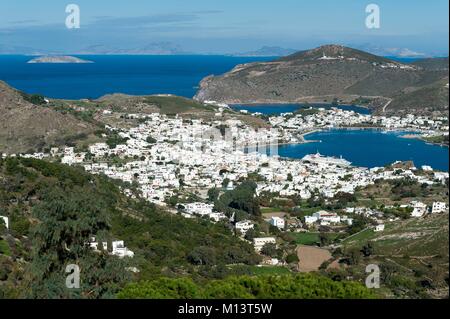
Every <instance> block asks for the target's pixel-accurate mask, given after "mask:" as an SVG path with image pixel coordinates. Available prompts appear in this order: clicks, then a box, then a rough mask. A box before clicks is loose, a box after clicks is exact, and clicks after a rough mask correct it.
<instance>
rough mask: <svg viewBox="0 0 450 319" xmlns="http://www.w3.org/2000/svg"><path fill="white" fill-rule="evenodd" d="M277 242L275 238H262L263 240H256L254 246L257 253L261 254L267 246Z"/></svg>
mask: <svg viewBox="0 0 450 319" xmlns="http://www.w3.org/2000/svg"><path fill="white" fill-rule="evenodd" d="M276 243H277V241H276V239H275V238H274V237H262V238H254V239H253V246H254V247H255V250H256V251H257V252H260V251H261V249H262V248H263V247H264V245H265V244H276Z"/></svg>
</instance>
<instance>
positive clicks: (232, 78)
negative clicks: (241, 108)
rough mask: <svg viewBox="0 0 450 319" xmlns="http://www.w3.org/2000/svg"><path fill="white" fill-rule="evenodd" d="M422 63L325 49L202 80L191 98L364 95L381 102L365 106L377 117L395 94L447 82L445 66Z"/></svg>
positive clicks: (247, 100) (283, 99)
mask: <svg viewBox="0 0 450 319" xmlns="http://www.w3.org/2000/svg"><path fill="white" fill-rule="evenodd" d="M447 61H448V60H447ZM444 63H445V60H444ZM427 64H428V65H429V64H430V62H429V61H428V62H427V63H425V64H420V63H418V64H411V63H408V64H407V63H402V62H398V61H394V60H390V59H387V58H384V57H379V56H376V55H372V54H370V53H367V52H364V51H360V50H356V49H352V48H348V47H344V46H341V45H325V46H321V47H318V48H315V49H312V50H308V51H300V52H297V53H295V54H293V55H290V56H287V57H283V58H280V59H277V60H274V61H270V62H253V63H249V64H243V65H238V66H236V67H235V68H234V69H233V70H231V71H229V72H228V73H225V74H223V75H220V76H209V77H206V78H205V79H203V80H202V82H201V83H200V89H199V91H198V92H197V94H196V96H195V99H197V100H200V101H205V100H214V101H218V102H223V103H229V104H233V103H238V104H251V103H297V102H314V101H315V102H319V101H320V102H325V101H326V102H331V101H332V100H333V99H339V100H344V101H346V102H351V101H352V100H355V99H357V98H358V97H361V96H364V97H368V98H371V99H373V100H377V99H378V100H379V99H381V100H382V101H383V102H382V103H374V104H373V105H369V107H371V108H372V109H373V110H374V111H376V112H381V111H382V109H383V106H384V105H385V104H386V103H387V102H388V101H390V100H393V99H394V100H395V99H396V97H397V96H398V95H399V94H401V93H405V92H408V93H410V92H412V91H415V90H418V89H425V93H426V87H427V86H430V85H433V84H434V85H437V84H438V83H440V82H441V81H445V80H446V79H448V67H447V68H443V67H439V68H438V69H430V67H429V66H427ZM441 64H442V61H441ZM447 81H448V80H447ZM447 83H448V82H447ZM444 93H445V92H444ZM447 96H448V92H447ZM425 100H426V99H425ZM438 100H439V101H441V100H442V101H443V100H445V98H442V99H438ZM427 108H428V109H427V110H424V113H429V112H430V111H441V112H443V111H446V110H448V103H444V104H439V105H431V106H427ZM407 110H408V105H406V104H401V103H400V104H399V105H398V107H396V108H389V109H388V111H389V112H392V113H401V112H407ZM416 111H417V110H416ZM418 112H419V113H420V112H421V111H420V110H418Z"/></svg>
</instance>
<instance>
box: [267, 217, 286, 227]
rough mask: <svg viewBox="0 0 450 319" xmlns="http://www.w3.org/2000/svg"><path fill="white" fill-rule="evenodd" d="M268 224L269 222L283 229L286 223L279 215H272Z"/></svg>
mask: <svg viewBox="0 0 450 319" xmlns="http://www.w3.org/2000/svg"><path fill="white" fill-rule="evenodd" d="M270 224H271V225H272V226H275V227H278V228H279V229H284V227H285V224H286V223H285V221H284V219H283V218H280V217H272V218H271V219H270Z"/></svg>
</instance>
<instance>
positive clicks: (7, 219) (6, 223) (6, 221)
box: [0, 216, 9, 229]
mask: <svg viewBox="0 0 450 319" xmlns="http://www.w3.org/2000/svg"><path fill="white" fill-rule="evenodd" d="M0 219H3V222H4V223H5V226H6V229H9V218H8V217H6V216H0Z"/></svg>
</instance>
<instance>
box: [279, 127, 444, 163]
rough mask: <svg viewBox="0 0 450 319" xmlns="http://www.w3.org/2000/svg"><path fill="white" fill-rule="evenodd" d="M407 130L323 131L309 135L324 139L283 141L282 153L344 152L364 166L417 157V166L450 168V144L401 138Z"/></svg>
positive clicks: (353, 161)
mask: <svg viewBox="0 0 450 319" xmlns="http://www.w3.org/2000/svg"><path fill="white" fill-rule="evenodd" d="M403 134H405V133H400V132H387V133H383V132H381V131H379V130H329V131H322V132H317V133H312V134H309V135H307V136H306V139H307V140H313V141H321V143H319V142H317V143H308V144H297V145H282V146H280V148H279V150H278V153H279V155H280V156H282V157H290V158H303V157H304V156H305V155H307V154H313V153H316V152H317V151H319V152H320V153H321V154H323V155H327V156H336V157H339V156H342V157H343V158H345V159H347V160H349V161H351V162H352V163H353V165H356V166H362V167H369V168H373V167H378V166H384V165H386V164H391V163H393V162H395V161H397V160H401V161H413V162H414V164H415V165H416V166H417V167H420V166H422V165H430V166H431V167H433V168H434V169H438V170H442V171H448V166H449V153H448V148H447V147H440V146H436V145H430V144H427V143H425V142H423V141H420V140H413V139H405V138H400V136H401V135H403Z"/></svg>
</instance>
